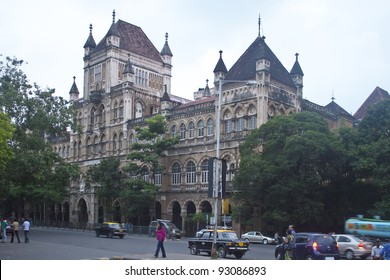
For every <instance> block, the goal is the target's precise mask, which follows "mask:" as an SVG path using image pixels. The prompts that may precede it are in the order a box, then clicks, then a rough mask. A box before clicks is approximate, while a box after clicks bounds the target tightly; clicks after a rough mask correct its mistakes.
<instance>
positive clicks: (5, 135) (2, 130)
mask: <svg viewBox="0 0 390 280" xmlns="http://www.w3.org/2000/svg"><path fill="white" fill-rule="evenodd" d="M14 130H15V128H14V126H13V125H12V124H11V122H10V119H9V118H8V116H7V115H6V114H4V113H2V112H1V111H0V170H2V169H3V168H4V167H5V165H6V163H7V161H8V160H9V159H10V158H12V156H13V153H12V149H11V147H10V146H9V142H10V141H11V139H12V136H13V132H14Z"/></svg>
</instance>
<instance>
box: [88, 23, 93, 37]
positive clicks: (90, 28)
mask: <svg viewBox="0 0 390 280" xmlns="http://www.w3.org/2000/svg"><path fill="white" fill-rule="evenodd" d="M89 34H90V35H92V23H91V24H90V25H89Z"/></svg>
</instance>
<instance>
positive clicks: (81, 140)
mask: <svg viewBox="0 0 390 280" xmlns="http://www.w3.org/2000/svg"><path fill="white" fill-rule="evenodd" d="M259 30H260V28H259ZM84 50H85V53H84V80H83V95H82V96H80V93H79V90H78V87H77V85H76V81H75V80H74V82H73V85H72V87H71V90H70V93H69V94H70V100H71V101H72V102H73V103H74V104H75V106H76V107H77V120H78V123H79V124H80V125H81V127H82V133H81V134H80V135H79V134H77V133H76V132H71V133H70V134H69V137H68V138H67V139H57V140H56V141H54V142H53V147H54V149H55V151H57V152H58V153H60V154H61V155H62V156H63V157H64V158H65V159H66V160H67V161H68V162H73V163H76V164H78V165H79V166H80V168H81V170H82V171H83V172H84V173H85V171H86V170H87V169H88V167H89V166H91V165H94V164H97V163H99V162H100V160H101V159H104V158H107V157H109V156H115V157H117V158H119V159H121V160H122V161H123V162H124V161H125V159H126V154H127V153H128V151H129V146H130V144H131V143H134V141H137V139H136V135H135V131H134V128H135V127H136V126H137V125H140V124H141V125H142V124H144V121H145V119H146V118H148V117H150V116H152V115H155V114H162V115H164V116H165V117H166V119H167V121H168V133H169V134H170V135H172V136H177V135H178V136H179V138H180V142H179V143H178V144H177V145H176V147H175V149H173V150H170V151H168V154H167V157H165V158H164V159H163V164H164V166H165V171H164V172H163V173H162V174H158V176H156V178H155V182H154V183H155V184H156V185H158V186H159V187H160V190H161V191H160V192H159V193H158V195H157V196H156V203H155V206H156V208H155V209H153V210H151V214H150V219H155V218H164V219H169V220H172V221H173V222H174V223H175V224H176V225H177V226H178V227H179V228H183V229H186V230H187V231H191V229H189V228H187V227H186V218H187V217H188V216H189V215H191V214H194V213H211V212H212V208H213V207H212V206H213V198H209V197H208V172H209V171H208V159H209V158H210V157H216V143H217V127H218V122H219V119H220V134H219V140H220V149H219V158H220V159H225V160H226V162H227V174H228V175H227V197H230V195H231V192H232V184H231V181H232V179H233V177H234V175H235V173H236V171H237V169H238V167H239V164H240V155H239V145H240V144H241V143H242V142H243V141H244V139H245V137H246V136H247V135H248V133H250V132H251V130H253V129H256V128H258V127H260V126H261V125H262V124H264V123H265V122H267V120H269V119H270V118H272V117H273V116H275V115H279V114H290V113H293V112H300V111H303V110H306V111H315V112H318V113H320V114H322V115H323V116H324V117H325V119H326V120H327V121H328V123H329V125H330V127H333V128H334V129H337V127H339V126H341V125H343V124H347V125H352V123H353V120H354V118H353V117H352V116H351V115H350V114H348V113H347V112H345V111H344V110H343V109H342V108H341V107H339V106H338V105H337V104H336V103H334V102H333V101H332V103H330V104H329V105H328V107H322V106H320V105H317V104H314V103H312V102H310V101H307V100H304V99H303V98H302V91H303V76H304V74H303V71H302V69H301V67H300V64H299V61H298V54H296V61H295V63H294V65H293V67H292V68H291V71H290V72H289V71H288V70H287V69H286V68H285V67H284V66H283V65H282V63H281V62H280V61H279V59H278V58H277V57H276V55H275V54H274V53H273V52H272V50H271V49H270V48H269V47H268V45H267V43H266V41H265V37H261V36H260V32H259V34H258V36H257V37H256V38H255V40H254V41H253V43H252V44H251V45H250V46H249V47H248V48H247V50H246V51H245V52H244V53H243V54H242V55H241V57H240V58H239V59H238V60H237V62H236V63H235V64H234V65H233V66H232V67H231V68H230V69H229V70H228V69H227V68H226V66H225V63H224V61H223V57H222V51H221V52H220V54H219V58H218V56H216V66H215V68H214V71H213V72H214V80H213V82H212V84H210V85H209V81H206V85H205V87H204V88H200V89H199V90H198V91H196V92H195V93H194V100H193V101H192V100H187V99H185V98H181V97H179V96H175V95H173V93H172V92H171V79H172V78H173V77H172V58H173V54H172V52H171V49H170V47H169V45H168V34H166V36H165V43H164V45H163V48H162V50H161V51H160V52H159V51H158V50H157V49H156V48H155V46H154V45H153V44H152V42H150V40H149V39H148V37H147V36H146V35H145V33H144V32H143V31H142V29H141V28H140V27H137V26H135V25H132V24H130V23H127V22H125V21H122V20H118V21H115V13H113V20H112V23H111V26H110V28H109V30H108V32H107V34H106V35H105V36H104V38H103V39H101V41H100V42H99V43H98V44H96V43H95V40H94V37H93V34H92V25H91V26H90V34H89V36H88V39H87V41H86V43H85V45H84ZM210 70H211V69H210ZM220 92H222V94H221V110H220V111H219V110H218V109H219V108H218V103H219V93H220ZM218 113H220V118H218ZM145 179H148V177H147V176H146V177H145ZM84 180H85V179H84V176H83V175H82V176H80V179H79V181H77V182H74V183H73V185H72V188H71V190H70V193H69V198H68V199H67V200H66V201H65V202H64V203H63V204H62V205H60V206H59V207H57V208H56V209H57V211H58V212H61V213H62V214H61V216H62V219H65V220H69V221H72V222H80V223H90V224H93V223H96V222H101V221H102V219H106V218H108V217H104V216H103V213H102V207H101V205H100V204H99V198H98V197H97V195H96V192H95V189H94V186H86V184H85V181H84ZM228 203H229V211H230V212H231V209H232V207H234V206H235V202H234V201H231V200H230V201H229V202H228ZM113 207H114V208H115V209H118V212H117V214H116V215H114V217H110V218H112V219H114V220H121V221H122V222H123V221H124V217H121V215H120V211H119V210H120V207H121V205H120V200H119V199H118V200H117V201H116V202H115V203H114V205H113ZM220 208H221V205H220V204H219V211H218V212H219V213H221V209H220ZM227 216H229V213H227ZM224 221H225V222H228V223H230V219H229V218H226V217H225V219H224Z"/></svg>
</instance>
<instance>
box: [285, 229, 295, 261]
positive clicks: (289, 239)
mask: <svg viewBox="0 0 390 280" xmlns="http://www.w3.org/2000/svg"><path fill="white" fill-rule="evenodd" d="M286 234H287V236H286V237H285V239H284V252H285V253H284V259H285V260H293V259H294V257H293V255H294V254H293V248H294V236H293V235H292V233H291V229H288V230H287V232H286Z"/></svg>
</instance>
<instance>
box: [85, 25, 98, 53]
mask: <svg viewBox="0 0 390 280" xmlns="http://www.w3.org/2000/svg"><path fill="white" fill-rule="evenodd" d="M95 48H96V43H95V40H94V39H93V36H92V24H90V25H89V36H88V39H87V41H86V42H85V44H84V56H88V55H89V54H90V53H91V52H92V51H93V50H94V49H95Z"/></svg>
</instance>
